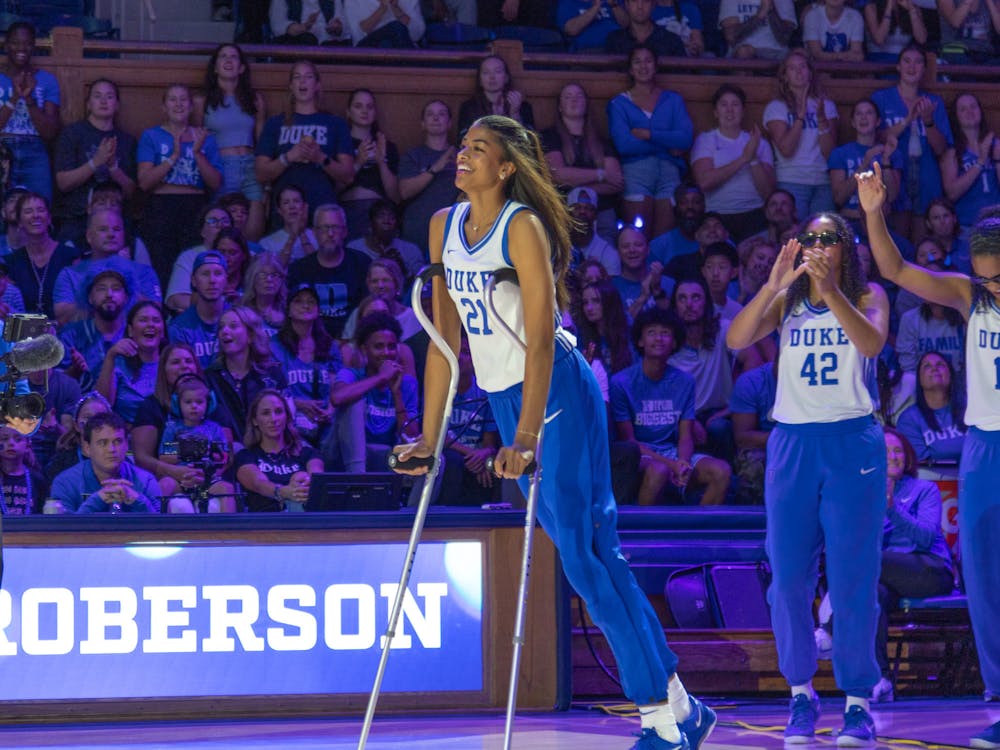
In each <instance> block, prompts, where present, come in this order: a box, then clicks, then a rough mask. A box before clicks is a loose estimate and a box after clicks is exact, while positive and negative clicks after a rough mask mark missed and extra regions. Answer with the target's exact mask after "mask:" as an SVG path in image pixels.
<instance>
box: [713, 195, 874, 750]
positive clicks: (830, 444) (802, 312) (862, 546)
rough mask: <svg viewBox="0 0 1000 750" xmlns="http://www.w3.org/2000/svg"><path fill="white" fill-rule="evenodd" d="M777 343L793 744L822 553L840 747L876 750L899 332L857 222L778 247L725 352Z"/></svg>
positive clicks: (814, 221) (774, 497)
mask: <svg viewBox="0 0 1000 750" xmlns="http://www.w3.org/2000/svg"><path fill="white" fill-rule="evenodd" d="M776 329H777V330H779V331H780V334H781V356H780V357H779V360H778V389H777V395H776V398H775V404H774V408H773V410H772V415H773V418H774V420H775V421H776V422H777V424H776V426H775V428H774V430H773V431H772V432H771V436H770V438H769V439H768V442H767V474H766V478H765V483H764V501H765V506H766V511H767V553H768V557H769V559H770V561H771V566H772V569H773V572H774V577H773V580H772V583H771V590H770V594H769V599H770V602H771V620H772V623H773V627H774V635H775V643H776V645H777V649H778V665H779V667H780V669H781V672H782V674H783V675H784V677H785V679H786V680H787V681H788V684H789V685H790V686H791V689H792V700H791V716H790V718H789V721H788V726H787V728H786V729H785V740H786V742H789V743H806V742H810V741H811V740H812V738H813V736H814V734H815V727H816V720H817V718H818V717H819V700H818V699H817V697H816V693H815V691H814V690H813V686H812V677H813V675H814V674H815V672H816V645H815V641H814V639H813V618H812V601H813V597H814V594H815V591H816V581H817V577H818V562H819V554H820V550H821V548H822V547H823V546H824V540H825V548H826V573H827V580H828V582H829V586H830V598H831V600H832V602H833V607H834V610H835V611H836V612H837V638H836V640H835V642H834V652H833V666H834V675H835V677H836V679H837V684H838V686H839V687H840V688H841V689H842V690H843V691H844V692H845V693H846V694H847V706H846V709H845V713H844V728H843V729H842V730H841V731H840V733H839V735H838V737H837V744H838V745H840V746H848V747H863V746H870V745H873V744H874V741H875V725H874V723H873V722H872V718H871V716H870V714H869V713H868V698H869V696H870V695H871V691H872V688H873V687H874V686H875V684H876V683H877V682H878V681H879V677H880V672H879V668H878V663H877V662H876V659H875V650H874V640H873V638H874V635H875V630H876V625H877V621H878V606H877V583H878V577H879V570H880V547H881V543H882V519H883V516H884V514H885V482H886V453H885V443H884V441H883V437H882V429H881V428H880V427H879V425H878V423H876V422H875V419H874V417H873V404H872V400H871V396H870V395H869V393H868V389H867V388H866V387H865V372H866V370H867V367H868V363H869V360H871V359H873V358H874V357H876V356H878V353H879V352H880V351H881V350H882V347H883V346H884V345H885V340H886V337H887V335H888V330H889V303H888V300H887V298H886V295H885V292H884V291H883V290H882V288H881V287H879V286H878V285H876V284H869V283H867V282H866V280H865V276H864V273H863V271H862V269H861V264H860V262H859V260H858V252H857V247H856V243H855V239H854V232H853V231H852V230H851V228H850V227H849V225H848V224H847V222H846V221H845V220H844V219H843V218H842V217H840V216H838V215H836V214H829V213H822V214H817V215H814V216H813V217H812V218H811V219H809V221H807V222H806V224H805V231H804V232H803V233H802V234H800V235H798V236H797V237H795V238H793V239H791V240H789V241H788V242H787V243H785V245H784V247H782V248H781V252H780V253H779V254H778V258H777V260H776V261H775V263H774V267H773V268H772V270H771V275H770V277H769V278H768V280H767V283H765V284H764V286H763V287H762V288H761V289H760V291H759V292H758V293H757V295H756V296H755V297H754V298H753V299H751V300H750V302H748V303H747V305H746V307H744V308H743V310H742V311H740V313H739V314H738V315H737V316H736V318H735V319H734V320H733V322H732V323H731V325H730V328H729V332H728V334H727V336H726V345H727V346H729V347H730V348H731V349H742V348H744V347H747V346H750V345H751V344H753V343H754V342H756V341H758V340H760V339H762V338H764V337H765V336H767V335H769V334H770V333H771V332H772V331H774V330H776Z"/></svg>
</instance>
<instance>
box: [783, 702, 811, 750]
mask: <svg viewBox="0 0 1000 750" xmlns="http://www.w3.org/2000/svg"><path fill="white" fill-rule="evenodd" d="M788 709H789V711H790V714H791V715H790V716H789V717H788V726H786V727H785V743H786V744H788V745H805V744H807V743H809V742H812V741H813V738H814V737H815V736H816V720H817V719H819V698H810V697H809V696H808V695H805V694H802V693H800V694H799V695H796V696H795V697H794V698H792V699H791V700H790V701H789V702H788Z"/></svg>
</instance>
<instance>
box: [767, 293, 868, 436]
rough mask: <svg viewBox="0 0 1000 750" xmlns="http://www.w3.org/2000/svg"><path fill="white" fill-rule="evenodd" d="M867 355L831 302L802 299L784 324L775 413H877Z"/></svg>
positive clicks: (780, 416) (800, 416)
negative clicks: (849, 334) (853, 340)
mask: <svg viewBox="0 0 1000 750" xmlns="http://www.w3.org/2000/svg"><path fill="white" fill-rule="evenodd" d="M867 368H868V360H867V358H865V357H862V356H861V354H860V352H858V350H857V347H855V346H854V344H852V343H851V341H850V339H848V338H847V334H846V333H844V329H843V328H842V327H841V325H840V323H839V322H838V321H837V316H835V315H834V314H833V313H832V312H831V311H830V309H829V308H816V307H813V306H812V305H810V304H809V302H808V301H803V302H800V303H799V304H798V305H797V306H796V308H795V309H794V310H792V312H791V314H790V315H788V317H787V318H785V321H784V323H783V324H782V326H781V357H780V359H779V360H778V390H777V395H776V396H775V401H774V410H773V411H772V417H773V419H774V420H775V421H776V422H783V423H785V424H804V423H808V422H840V421H843V420H845V419H854V418H855V417H863V416H865V415H866V414H871V413H872V399H871V395H870V394H869V393H868V389H867V388H866V387H865V373H866V369H867Z"/></svg>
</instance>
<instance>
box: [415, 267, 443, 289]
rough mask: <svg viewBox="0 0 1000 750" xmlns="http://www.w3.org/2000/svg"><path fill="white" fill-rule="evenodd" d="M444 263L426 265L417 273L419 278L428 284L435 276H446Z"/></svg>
mask: <svg viewBox="0 0 1000 750" xmlns="http://www.w3.org/2000/svg"><path fill="white" fill-rule="evenodd" d="M444 275H445V271H444V263H431V264H430V265H429V266H424V267H423V268H421V269H420V271H419V272H418V273H417V278H418V279H420V281H421V282H422V283H423V284H427V282H428V281H430V280H431V279H433V278H434V277H435V276H442V277H443V276H444Z"/></svg>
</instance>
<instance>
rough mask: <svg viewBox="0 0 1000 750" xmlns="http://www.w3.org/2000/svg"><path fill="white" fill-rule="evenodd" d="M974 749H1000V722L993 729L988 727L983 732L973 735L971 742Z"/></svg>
mask: <svg viewBox="0 0 1000 750" xmlns="http://www.w3.org/2000/svg"><path fill="white" fill-rule="evenodd" d="M969 745H971V746H972V747H981V748H984V749H985V750H997V748H1000V721H998V722H997V723H996V724H994V725H993V726H991V727H986V729H984V730H983V731H982V732H980V733H979V734H977V735H973V737H972V739H971V740H969Z"/></svg>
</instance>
